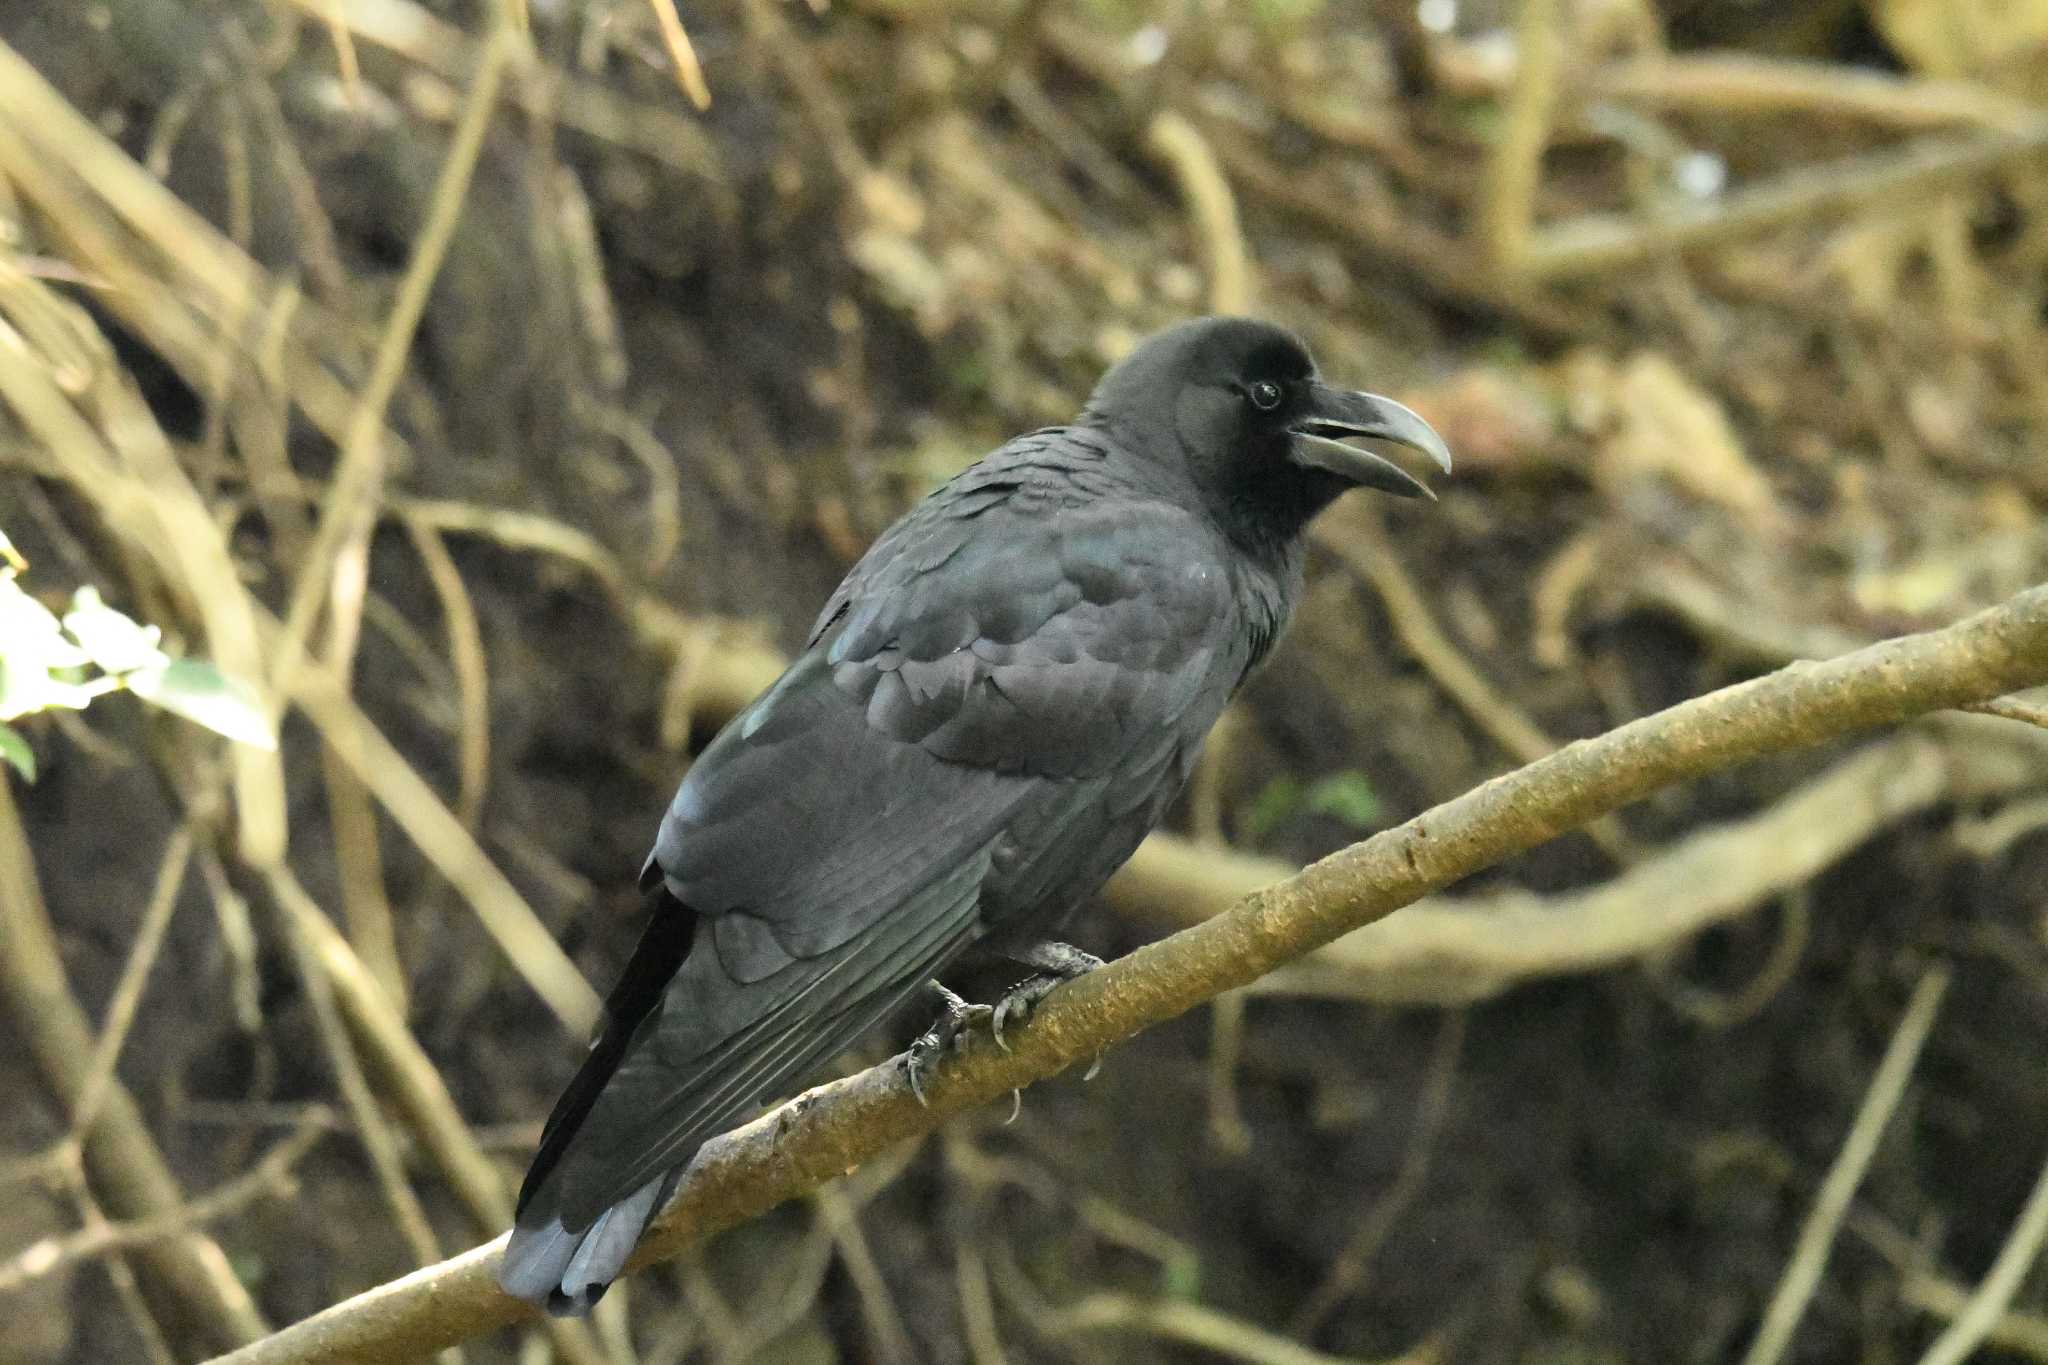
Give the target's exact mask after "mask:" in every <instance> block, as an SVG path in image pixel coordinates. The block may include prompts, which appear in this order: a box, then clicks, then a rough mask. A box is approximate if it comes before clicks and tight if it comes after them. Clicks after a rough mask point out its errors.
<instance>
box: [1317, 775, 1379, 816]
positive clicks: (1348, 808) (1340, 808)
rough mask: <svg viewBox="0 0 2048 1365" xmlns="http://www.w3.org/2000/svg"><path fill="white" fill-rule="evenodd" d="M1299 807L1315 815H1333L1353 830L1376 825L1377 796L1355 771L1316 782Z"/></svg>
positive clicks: (1370, 784) (1364, 779)
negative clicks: (1302, 806) (1303, 806)
mask: <svg viewBox="0 0 2048 1365" xmlns="http://www.w3.org/2000/svg"><path fill="white" fill-rule="evenodd" d="M1302 804H1303V805H1305V806H1306V807H1307V808H1308V809H1310V810H1312V811H1314V812H1315V813H1316V814H1318V815H1333V816H1335V817H1336V818H1337V819H1339V820H1342V821H1343V822H1344V823H1345V824H1347V825H1349V826H1351V827H1352V828H1353V829H1372V828H1374V827H1375V826H1377V825H1378V824H1379V822H1380V812H1381V806H1380V795H1379V793H1378V792H1376V791H1374V790H1373V789H1372V783H1371V782H1369V781H1367V780H1366V776H1365V774H1364V773H1362V772H1359V771H1358V770H1357V769H1355V768H1354V769H1352V770H1350V771H1348V772H1341V773H1332V774H1330V776H1328V777H1326V778H1324V779H1322V781H1320V782H1317V783H1316V784H1315V785H1314V786H1312V787H1310V788H1309V789H1308V794H1307V795H1306V796H1305V797H1304V798H1303V801H1302Z"/></svg>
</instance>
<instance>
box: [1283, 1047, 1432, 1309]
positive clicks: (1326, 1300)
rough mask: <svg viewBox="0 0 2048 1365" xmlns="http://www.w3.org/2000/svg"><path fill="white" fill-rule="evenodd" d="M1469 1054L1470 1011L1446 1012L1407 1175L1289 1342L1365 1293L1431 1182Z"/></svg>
mask: <svg viewBox="0 0 2048 1365" xmlns="http://www.w3.org/2000/svg"><path fill="white" fill-rule="evenodd" d="M1464 1050H1465V1011H1463V1010H1449V1011H1446V1012H1445V1014H1444V1017H1443V1019H1442V1021H1441V1022H1440V1023H1439V1024H1438V1026H1437V1035H1436V1046H1435V1047H1434V1048H1433V1049H1431V1051H1430V1056H1429V1067H1428V1069H1427V1070H1426V1071H1425V1072H1424V1073H1423V1079H1422V1097H1421V1098H1420V1099H1419V1100H1418V1101H1417V1102H1416V1105H1415V1129H1414V1131H1413V1132H1412V1133H1410V1134H1409V1137H1408V1151H1407V1154H1406V1155H1405V1156H1403V1157H1402V1158H1401V1169H1400V1171H1399V1172H1398V1173H1397V1174H1396V1175H1395V1176H1394V1183H1393V1184H1392V1185H1390V1186H1388V1187H1387V1190H1386V1192H1385V1193H1384V1194H1382V1195H1381V1196H1380V1197H1379V1199H1378V1200H1377V1201H1376V1202H1375V1203H1374V1204H1373V1207H1372V1211H1371V1212H1370V1213H1368V1214H1366V1216H1365V1217H1364V1218H1362V1219H1360V1220H1359V1223H1358V1228H1357V1230H1356V1231H1354V1232H1353V1233H1352V1234H1351V1240H1350V1241H1348V1242H1346V1243H1345V1244H1344V1249H1343V1250H1342V1251H1340V1252H1338V1253H1337V1255H1336V1257H1335V1259H1333V1260H1332V1261H1331V1262H1330V1269H1329V1271H1328V1273H1326V1274H1325V1275H1324V1276H1323V1282H1322V1283H1321V1284H1319V1285H1317V1286H1316V1287H1315V1290H1314V1292H1313V1293H1311V1294H1310V1295H1309V1296H1308V1298H1306V1299H1304V1300H1303V1301H1302V1305H1301V1307H1300V1308H1299V1309H1297V1310H1296V1312H1295V1314H1294V1318H1293V1320H1292V1321H1290V1322H1289V1323H1288V1325H1287V1334H1288V1335H1289V1336H1292V1337H1300V1338H1303V1339H1306V1338H1308V1337H1310V1336H1312V1335H1314V1333H1315V1331H1316V1329H1317V1328H1319V1327H1321V1326H1322V1325H1323V1323H1324V1322H1325V1321H1327V1320H1328V1318H1329V1316H1330V1312H1331V1310H1333V1309H1334V1308H1336V1307H1337V1305H1338V1304H1340V1303H1342V1302H1344V1300H1346V1299H1348V1298H1351V1297H1353V1296H1355V1295H1357V1294H1359V1293H1361V1292H1362V1291H1363V1290H1364V1288H1365V1285H1366V1277H1367V1276H1368V1275H1369V1274H1370V1273H1371V1271H1372V1262H1373V1258H1374V1257H1375V1256H1377V1255H1379V1251H1380V1248H1381V1247H1382V1246H1384V1245H1385V1244H1386V1240H1387V1238H1388V1237H1389V1236H1391V1235H1392V1233H1393V1231H1394V1229H1395V1228H1396V1227H1398V1226H1399V1225H1400V1222H1401V1219H1402V1218H1403V1217H1404V1216H1405V1215H1406V1214H1407V1212H1408V1206H1409V1205H1410V1204H1412V1203H1414V1202H1415V1199H1416V1196H1418V1195H1420V1194H1421V1193H1422V1187H1423V1183H1424V1182H1425V1181H1427V1180H1428V1179H1429V1163H1430V1157H1431V1155H1432V1154H1433V1153H1434V1152H1435V1151H1436V1143H1437V1138H1438V1137H1439V1136H1440V1135H1441V1134H1442V1132H1443V1126H1444V1118H1445V1116H1446V1115H1448V1114H1449V1113H1450V1109H1451V1084H1452V1082H1453V1081H1455V1080H1456V1079H1457V1075H1458V1057H1459V1055H1460V1054H1461V1053H1462V1052H1463V1051H1464Z"/></svg>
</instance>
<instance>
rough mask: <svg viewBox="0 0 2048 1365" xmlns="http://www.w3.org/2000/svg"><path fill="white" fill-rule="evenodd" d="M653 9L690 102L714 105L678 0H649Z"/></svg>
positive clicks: (678, 77) (679, 80) (656, 21)
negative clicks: (676, 1) (680, 17)
mask: <svg viewBox="0 0 2048 1365" xmlns="http://www.w3.org/2000/svg"><path fill="white" fill-rule="evenodd" d="M647 3H648V6H649V7H650V8H651V9H653V11H654V21H655V23H656V24H658V25H660V27H661V41H662V45H663V46H664V47H666V48H667V49H668V59H669V61H670V62H671V63H673V64H674V66H675V71H676V84H677V85H679V86H681V87H682V88H683V93H684V94H685V95H688V96H689V97H690V103H692V104H694V105H696V106H697V108H698V109H699V110H700V111H701V110H705V109H709V108H710V107H711V87H710V86H708V85H706V84H705V83H704V67H703V66H702V65H701V64H700V63H699V62H698V61H697V49H696V47H694V46H693V45H692V44H691V42H690V35H689V34H688V33H687V32H685V31H684V29H683V21H682V20H681V19H679V18H677V17H676V5H675V0H647Z"/></svg>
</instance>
